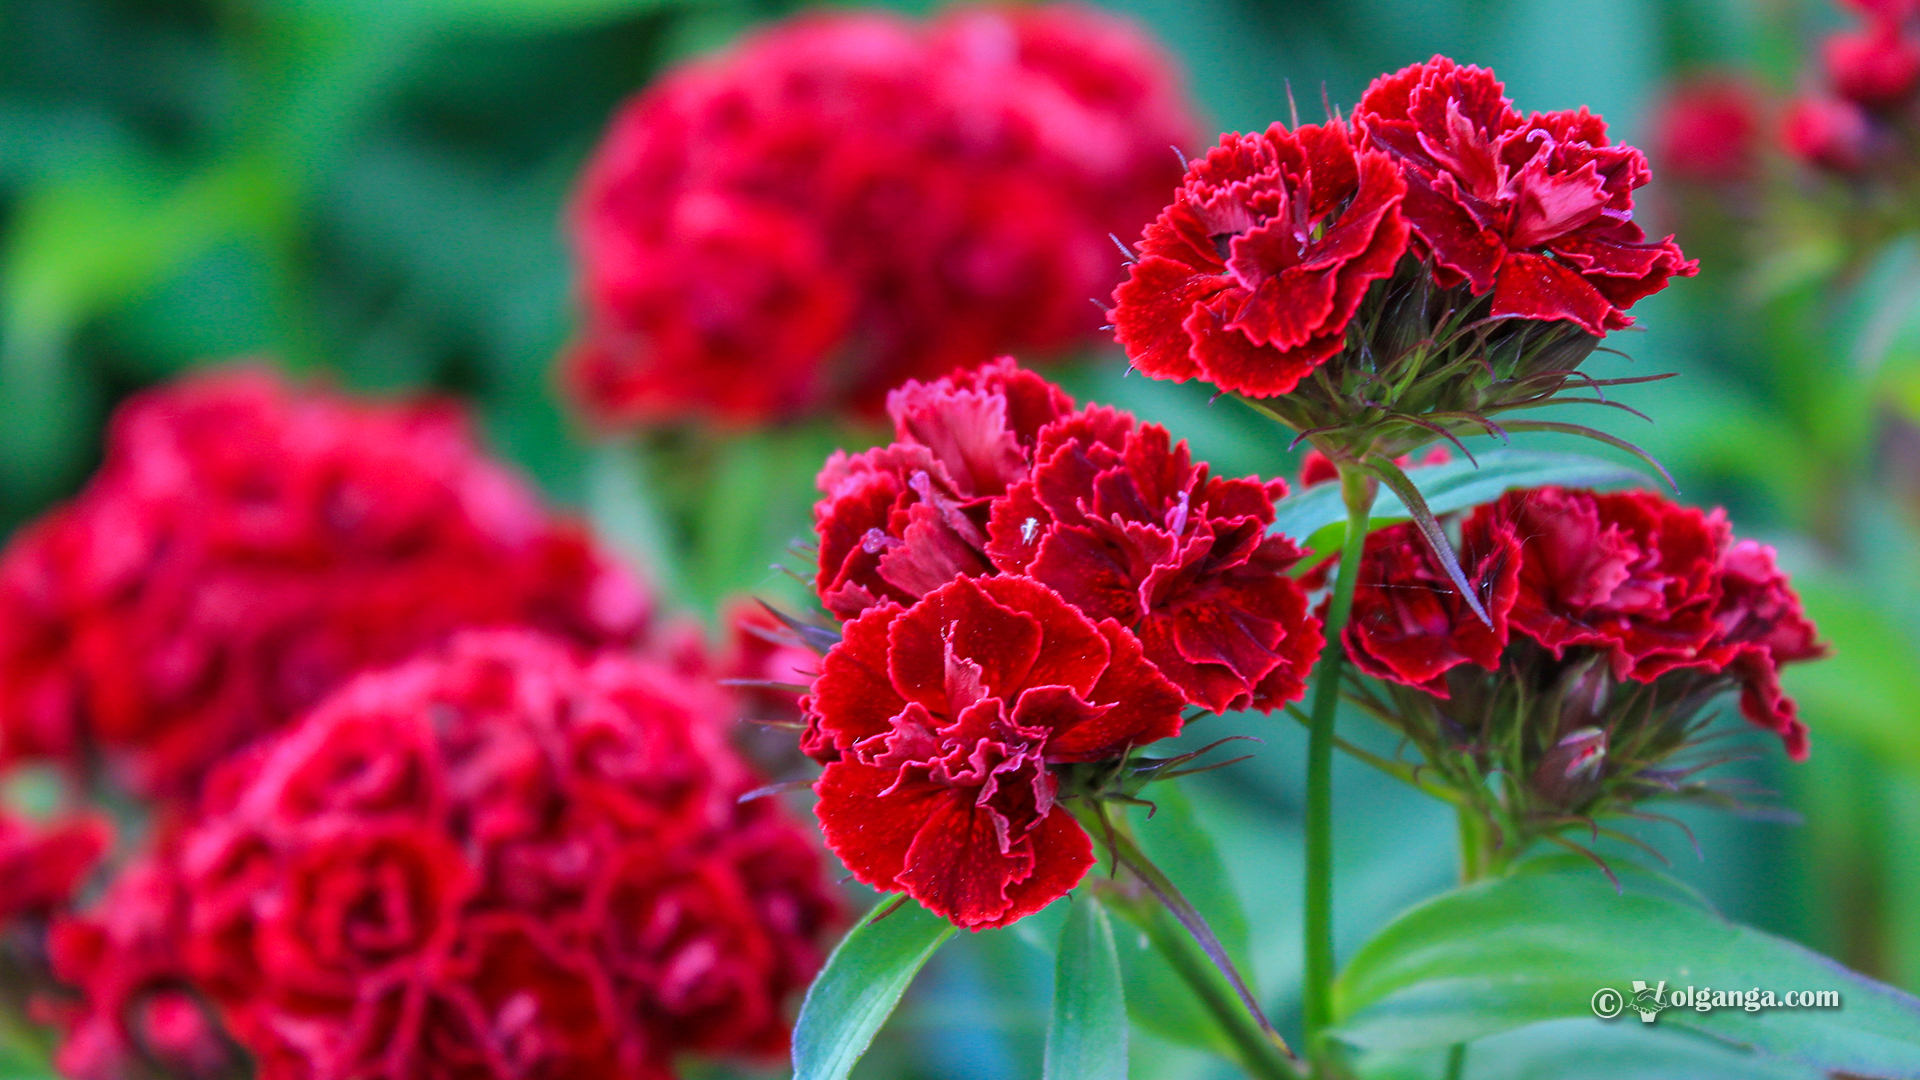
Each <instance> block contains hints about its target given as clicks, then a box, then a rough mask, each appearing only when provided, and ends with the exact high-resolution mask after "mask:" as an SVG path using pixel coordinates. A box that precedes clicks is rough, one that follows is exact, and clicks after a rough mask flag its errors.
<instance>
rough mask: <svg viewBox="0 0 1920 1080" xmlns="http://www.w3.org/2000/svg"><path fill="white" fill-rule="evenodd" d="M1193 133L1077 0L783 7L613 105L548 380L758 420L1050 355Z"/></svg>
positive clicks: (1142, 42) (681, 409)
mask: <svg viewBox="0 0 1920 1080" xmlns="http://www.w3.org/2000/svg"><path fill="white" fill-rule="evenodd" d="M1194 134H1195V131H1194V124H1193V121H1192V119H1191V116H1190V111H1189V108H1188V106H1187V103H1186V101H1185V98H1184V95H1183V94H1182V92H1181V90H1180V88H1179V78H1178V76H1177V74H1176V72H1175V70H1174V68H1173V64H1172V62H1171V60H1170V59H1169V58H1168V57H1167V56H1166V54H1165V53H1164V52H1163V51H1162V50H1160V49H1159V48H1158V47H1157V46H1156V45H1155V44H1154V43H1153V42H1151V41H1150V40H1149V39H1148V38H1147V37H1146V36H1145V35H1144V34H1143V33H1142V32H1141V31H1140V30H1138V29H1137V28H1136V27H1134V26H1133V25H1132V24H1131V23H1128V22H1125V21H1123V20H1121V19H1119V18H1118V17H1116V16H1112V15H1108V14H1104V13H1100V12H1097V11H1095V10H1093V9H1091V8H1083V7H1078V6H1074V5H1049V6H1041V7H999V6H992V7H982V6H973V7H959V8H955V9H951V10H949V11H947V12H946V13H945V14H943V15H942V16H940V17H939V18H938V19H936V20H935V21H933V22H932V23H930V24H926V25H917V24H914V23H911V22H908V21H906V20H903V19H900V18H897V17H894V16H890V15H882V14H876V13H835V14H813V15H807V16H802V17H800V18H796V19H792V20H789V21H787V22H785V23H782V24H780V25H778V26H776V27H774V28H772V29H770V30H767V31H764V32H762V33H759V34H757V35H755V36H752V37H750V38H748V39H747V40H746V41H745V42H743V43H742V44H740V45H738V46H736V47H734V48H732V49H731V50H729V51H727V52H725V53H723V54H720V55H718V56H716V57H713V58H710V59H708V60H704V61H700V62H697V63H694V64H691V65H687V66H685V67H682V68H680V69H678V70H676V71H674V72H672V73H670V74H668V75H667V76H666V77H665V78H664V79H662V80H661V81H659V82H658V83H656V84H655V85H654V86H653V87H651V88H649V89H648V90H646V91H645V92H643V93H642V94H641V95H639V96H638V97H636V98H635V99H634V100H633V101H632V102H631V103H629V104H628V105H627V106H626V107H625V108H624V109H623V110H622V112H621V113H620V115H619V116H618V117H617V118H616V119H615V120H614V122H613V124H612V126H611V127H610V129H609V131H608V133H607V136H606V138H605V139H604V141H603V142H602V144H601V146H600V148H599V150H598V151H597V153H596V154H595V156H594V159H593V161H592V162H591V163H590V164H589V166H588V168H587V170H586V173H585V175H584V177H583V178H582V180H581V183H580V188H579V192H578V194H577V196H576V199H575V203H574V208H573V233H574V243H575V247H576V249H577V252H578V258H579V263H580V292H581V299H582V303H583V306H584V308H585V325H584V329H583V332H582V334H581V336H580V338H579V340H578V342H577V343H576V345H575V347H574V349H573V351H572V354H571V355H570V356H569V358H568V359H567V361H566V371H567V380H568V383H569V385H570V387H571V389H572V391H573V395H574V397H575V398H576V399H577V400H578V402H579V403H580V404H581V406H582V407H583V408H584V409H585V410H586V411H587V412H588V413H589V414H590V415H591V416H592V417H593V418H595V419H596V420H599V421H602V422H609V423H622V422H631V421H645V420H659V419H672V418H678V417H682V416H685V415H689V414H705V415H707V416H710V417H714V418H719V419H722V420H729V421H735V422H759V421H765V420H770V419H778V418H782V417H789V416H793V415H796V414H800V413H804V412H808V411H814V410H819V409H826V408H836V407H842V406H845V405H848V404H852V405H854V406H856V407H859V408H871V407H872V406H874V405H876V404H877V403H878V402H879V399H880V397H881V395H882V394H884V393H885V392H886V390H887V389H888V388H889V387H892V386H895V385H897V384H899V383H900V382H901V381H902V380H904V379H907V378H915V377H918V378H925V377H928V376H931V375H937V374H938V373H940V372H941V371H943V370H946V369H947V368H950V367H953V366H957V365H972V364H978V363H980V362H982V361H984V360H987V359H989V358H991V357H993V356H995V355H998V354H999V353H1002V352H1006V351H1009V350H1012V349H1022V350H1037V351H1047V350H1052V349H1058V348H1061V347H1063V346H1065V345H1067V344H1069V343H1071V342H1072V341H1073V340H1075V339H1076V338H1081V337H1086V336H1089V335H1090V334H1091V333H1092V332H1093V331H1094V329H1095V326H1096V325H1097V323H1098V322H1099V320H1098V319H1097V318H1095V317H1094V315H1095V313H1094V312H1093V311H1092V310H1091V309H1089V308H1088V306H1087V297H1089V296H1093V295H1097V294H1099V293H1102V292H1104V291H1106V290H1107V289H1108V288H1110V286H1111V283H1112V281H1113V280H1114V279H1116V278H1117V277H1118V276H1119V269H1118V261H1119V260H1118V259H1117V257H1116V253H1115V252H1114V251H1113V248H1112V245H1111V243H1110V241H1109V240H1108V234H1109V233H1116V232H1117V233H1122V234H1126V235H1132V234H1133V233H1134V232H1135V231H1136V230H1137V229H1138V228H1139V225H1140V222H1142V221H1144V220H1146V219H1147V218H1148V217H1149V216H1151V215H1152V213H1153V211H1154V210H1155V209H1156V208H1157V207H1159V206H1160V205H1161V203H1162V202H1164V200H1165V192H1166V190H1167V189H1168V188H1169V187H1171V186H1173V184H1174V183H1175V182H1176V181H1177V180H1178V177H1179V165H1178V163H1177V160H1176V157H1175V155H1174V153H1173V152H1172V151H1171V150H1170V149H1169V147H1170V146H1176V145H1182V144H1189V143H1190V142H1191V140H1192V138H1193V137H1194Z"/></svg>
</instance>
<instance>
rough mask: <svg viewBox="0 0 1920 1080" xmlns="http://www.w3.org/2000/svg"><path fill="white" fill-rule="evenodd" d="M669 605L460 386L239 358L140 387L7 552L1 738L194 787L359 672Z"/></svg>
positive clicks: (615, 633) (572, 632)
mask: <svg viewBox="0 0 1920 1080" xmlns="http://www.w3.org/2000/svg"><path fill="white" fill-rule="evenodd" d="M650 606H651V605H650V601H649V599H648V597H647V596H646V594H645V593H644V592H642V591H641V589H640V588H639V587H638V585H637V584H636V583H635V582H634V581H633V580H632V579H631V578H630V577H629V576H628V575H627V574H626V573H625V571H623V570H622V569H621V568H620V566H619V565H618V564H617V563H616V562H614V561H613V560H612V559H610V558H608V557H607V556H606V555H605V554H603V553H602V552H601V551H599V550H598V549H597V548H596V547H595V545H594V544H593V543H592V542H591V541H590V539H589V538H588V536H587V535H586V533H585V531H584V530H583V529H582V528H580V526H579V525H577V524H575V523H571V522H568V521H565V520H558V519H555V518H553V517H551V516H549V515H548V513H547V512H546V511H545V509H544V508H543V507H541V506H540V504H539V502H538V501H537V500H536V498H535V497H534V495H533V493H532V491H531V490H530V489H529V488H528V487H527V486H526V485H525V484H524V482H522V481H521V480H520V479H519V478H518V477H516V476H515V475H513V474H512V473H511V472H510V471H509V470H507V469H506V468H505V467H504V466H502V465H501V464H499V463H498V462H496V461H494V460H492V459H490V458H489V457H488V456H487V455H486V454H485V453H484V452H483V451H482V449H481V448H480V446H479V445H478V443H477V441H476V440H475V438H474V436H473V434H472V432H471V431H470V429H469V428H468V425H467V422H466V417H465V416H464V414H463V413H462V412H461V411H460V410H459V409H458V408H456V407H455V406H453V405H452V404H450V403H447V402H439V401H415V402H407V403H395V404H385V403H369V402H359V401H354V400H351V399H348V398H346V397H343V396H340V395H337V394H334V393H331V392H327V391H324V390H321V389H317V388H311V387H300V386H295V385H292V384H289V383H287V382H285V381H284V380H282V379H280V378H279V377H277V376H275V375H273V374H271V373H269V372H267V371H265V370H252V369H239V370H228V371H218V372H212V373H207V374H200V375H194V376H191V377H188V378H186V379H183V380H181V381H179V382H177V383H174V384H172V385H169V386H165V387H162V388H159V389H157V390H153V391H149V392H147V393H143V394H140V395H137V396H136V397H134V398H133V399H131V400H130V401H129V402H128V403H127V404H125V405H123V406H122V407H121V408H120V409H119V410H118V411H117V412H116V413H115V415H114V418H113V421H112V424H111V427H110V429H109V433H108V438H107V448H106V459H105V461H104V462H103V464H102V465H101V468H100V470H99V472H98V474H97V475H96V476H95V477H94V478H93V479H92V481H91V482H90V483H89V484H88V486H87V488H86V489H85V490H84V491H83V492H82V493H81V494H80V495H79V496H78V497H77V498H76V499H75V500H73V501H72V502H70V503H68V504H67V505H65V506H62V507H59V508H56V509H55V510H54V511H52V512H51V513H50V514H49V515H47V516H46V517H45V518H43V519H41V520H40V521H38V522H36V523H34V524H32V525H30V526H28V527H27V528H26V529H24V530H22V532H21V533H20V534H19V535H18V536H16V537H15V538H14V539H13V540H12V542H11V543H10V544H8V546H7V548H6V551H5V552H4V554H0V733H3V734H0V755H4V757H6V758H8V759H14V760H18V759H22V758H41V759H48V758H51V759H55V760H62V761H66V762H68V763H71V764H75V765H78V764H80V763H81V761H82V759H83V758H84V757H85V756H86V755H87V754H88V753H89V752H91V751H98V752H99V753H100V754H101V755H102V756H103V757H104V758H105V759H106V761H107V763H108V765H109V767H110V768H112V769H114V770H116V771H118V772H120V773H122V774H123V777H124V778H125V779H127V780H130V781H131V782H132V783H133V784H134V785H135V786H136V787H138V788H140V789H142V790H143V791H145V792H147V793H152V794H156V795H160V796H164V797H169V798H173V797H185V796H187V795H190V794H191V793H192V792H193V790H194V789H195V787H196V785H197V784H198V783H199V781H200V779H201V778H202V777H203V776H204V775H205V773H206V771H207V770H208V768H209V767H210V766H211V765H212V764H213V763H214V762H215V761H217V760H218V759H219V758H220V757H221V756H222V755H224V754H226V753H228V752H229V751H232V750H234V749H235V748H237V747H239V746H241V745H243V744H244V743H246V742H247V741H249V740H251V739H253V738H255V737H258V736H260V735H263V734H265V733H267V732H270V731H272V730H274V729H275V728H277V727H279V726H280V725H282V724H284V723H286V722H287V721H288V720H290V719H291V718H292V717H294V716H295V715H297V714H298V713H299V712H301V711H302V710H304V709H305V708H307V707H309V706H311V705H312V704H314V703H315V702H317V701H318V700H320V699H321V698H322V697H324V696H325V695H326V694H327V693H328V692H329V691H331V690H333V689H334V688H335V687H336V686H338V685H339V684H340V683H342V682H344V681H345V680H346V679H348V678H349V677H351V676H352V675H354V674H355V673H357V672H359V671H361V670H363V669H365V668H368V667H373V666H379V665H383V664H387V663H392V662H395V661H397V660H400V659H403V658H405V657H406V656H408V655H409V654H411V653H413V652H414V651H415V650H417V649H420V648H423V647H428V646H432V645H435V644H437V643H439V642H441V641H443V640H445V639H446V637H447V636H448V635H450V634H452V633H453V632H454V631H456V630H459V629H461V628H464V627H469V626H489V625H495V626H497V625H531V626H535V627H539V628H541V629H544V630H548V631H551V632H553V633H556V634H559V635H562V636H564V637H566V638H568V639H570V640H573V641H575V642H578V643H581V644H584V645H598V644H614V643H620V644H632V643H637V642H638V641H639V640H641V638H642V637H643V636H644V634H645V631H646V628H647V625H648V622H649V617H650Z"/></svg>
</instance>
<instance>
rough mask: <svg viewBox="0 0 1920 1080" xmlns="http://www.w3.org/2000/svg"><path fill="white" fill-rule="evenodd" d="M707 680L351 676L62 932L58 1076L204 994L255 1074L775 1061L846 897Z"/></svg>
mask: <svg viewBox="0 0 1920 1080" xmlns="http://www.w3.org/2000/svg"><path fill="white" fill-rule="evenodd" d="M724 715H729V714H727V713H725V712H724V705H723V704H722V703H721V702H720V700H719V699H718V698H717V697H715V696H714V695H713V693H712V691H710V690H708V689H707V688H704V687H702V686H700V685H698V684H695V683H691V682H688V681H686V680H683V679H681V678H679V677H678V676H675V675H673V674H672V673H670V672H668V671H666V670H664V669H661V668H658V667H655V666H653V665H651V664H648V663H646V662H643V661H639V660H635V659H632V658H630V657H628V656H625V655H621V654H618V653H613V652H608V653H605V654H602V655H599V656H597V657H585V656H581V655H577V654H576V653H574V652H573V651H572V650H570V649H569V648H568V647H566V646H565V645H564V644H562V643H561V642H559V641H556V640H554V639H550V638H545V637H542V636H540V635H537V634H532V633H527V632H521V631H515V632H507V631H494V632H478V633H469V634H464V635H461V636H459V637H457V638H455V639H454V640H453V642H452V643H451V644H449V645H448V646H447V647H446V648H445V649H444V650H442V651H439V652H434V653H430V654H427V655H424V656H422V657H419V658H417V659H415V660H413V661H411V662H409V663H407V664H404V665H402V666H400V667H396V668H392V669H389V670H385V671H380V672H375V673H371V674H368V675H366V676H363V677H362V678H360V679H357V680H355V681H354V682H352V683H350V684H349V685H348V686H346V687H345V688H343V689H342V690H340V691H339V692H338V693H336V694H335V695H334V696H332V697H330V698H329V699H328V700H327V701H326V702H324V703H323V704H322V705H320V706H319V707H318V708H316V709H315V710H314V711H312V712H311V713H309V714H308V715H307V716H306V717H305V718H304V719H303V720H301V722H300V723H298V724H297V725H295V726H293V727H290V728H288V729H286V730H285V731H283V732H282V733H280V734H279V735H278V736H276V737H274V738H273V739H271V740H268V741H266V742H264V743H261V744H258V745H256V746H255V747H254V748H253V749H251V750H249V751H248V752H247V753H246V754H243V755H241V756H239V757H237V758H235V759H233V760H232V761H231V762H229V763H228V764H227V765H225V766H223V767H222V770H221V771H220V773H219V774H217V775H216V777H215V778H214V780H213V781H212V782H211V783H210V785H209V794H208V797H207V813H206V815H205V816H204V818H203V819H202V820H200V821H199V822H197V823H196V824H195V825H194V826H193V827H192V828H191V829H190V830H188V831H186V832H185V833H184V834H182V835H180V836H179V837H178V838H177V843H175V842H170V843H169V844H167V845H165V846H164V847H163V848H162V849H161V850H160V852H159V853H158V854H156V855H155V856H154V857H152V858H151V859H150V860H149V862H148V864H147V865H148V867H149V869H147V870H143V871H142V872H141V873H140V875H139V876H130V877H128V878H124V879H123V880H122V881H121V882H120V883H119V884H117V885H116V886H115V888H114V889H113V890H112V891H110V892H109V894H108V896H107V897H106V898H105V899H104V900H103V902H102V903H101V904H100V905H99V906H98V907H97V908H96V909H95V910H93V911H90V912H88V913H87V914H86V915H85V916H83V917H81V918H78V919H75V920H71V921H69V922H68V923H67V924H65V925H63V926H62V927H61V928H60V929H59V930H58V931H56V935H55V959H56V966H57V970H58V972H59V974H60V975H61V976H62V977H63V978H64V979H66V980H68V981H69V982H71V983H72V984H73V985H75V986H76V988H78V989H79V990H80V991H82V993H83V995H84V997H83V1005H82V1006H81V1007H80V1008H79V1009H78V1010H76V1011H74V1012H73V1013H72V1015H71V1016H70V1017H69V1021H68V1023H69V1032H68V1038H67V1043H66V1046H65V1047H64V1048H63V1050H62V1061H63V1063H64V1062H67V1061H68V1060H69V1059H71V1060H72V1061H73V1062H75V1063H76V1069H77V1070H78V1071H79V1073H80V1075H86V1076H89V1077H90V1076H93V1075H111V1071H110V1066H111V1063H112V1062H113V1061H115V1060H119V1058H120V1056H121V1055H124V1053H125V1052H126V1049H125V1048H126V1045H127V1041H128V1039H129V1038H130V1036H129V1035H128V1033H127V1032H126V1031H125V1029H124V1028H123V1027H121V1026H118V1025H119V1024H120V1021H119V1019H118V1018H119V1017H121V1016H123V1015H126V1013H125V1010H126V1008H127V1007H128V1005H129V1003H133V1002H144V1001H145V1000H147V997H148V995H149V994H150V993H151V992H152V991H153V990H155V989H156V988H158V989H168V988H172V989H178V990H187V991H192V992H193V993H196V994H199V995H202V996H204V997H205V998H206V999H207V1000H210V1001H211V1002H212V1003H213V1004H214V1005H215V1006H216V1007H217V1009H218V1018H219V1021H220V1023H221V1024H222V1025H224V1027H225V1029H226V1031H227V1032H228V1033H229V1034H230V1035H231V1037H232V1038H233V1039H234V1040H236V1041H237V1042H238V1043H239V1044H240V1045H241V1046H242V1047H244V1048H245V1049H246V1050H247V1051H248V1053H249V1054H250V1055H251V1056H252V1058H253V1059H254V1061H255V1062H256V1063H257V1066H258V1075H260V1076H262V1077H263V1078H266V1080H283V1078H285V1080H328V1078H338V1080H346V1078H349V1077H352V1078H359V1077H392V1078H395V1080H397V1078H399V1077H411V1076H422V1075H433V1076H440V1075H445V1076H455V1075H458V1076H463V1077H476V1078H497V1080H508V1078H511V1077H526V1076H588V1075H594V1076H611V1077H636V1078H640V1077H645V1078H655V1077H661V1078H665V1077H670V1076H671V1075H672V1071H671V1059H672V1057H673V1055H675V1054H676V1053H679V1052H683V1051H699V1052H708V1053H754V1054H759V1053H768V1052H777V1051H778V1050H779V1049H781V1048H782V1047H783V1046H784V1044H785V1040H786V1025H785V1021H784V1019H783V1012H782V1003H783V1001H784V999H785V997H786V996H787V995H788V993H789V992H791V991H792V990H794V989H797V988H798V987H799V986H800V985H802V984H804V983H805V981H806V980H807V979H808V978H809V977H810V976H811V974H812V971H813V969H814V967H815V966H817V964H818V962H819V956H818V953H817V951H816V950H817V941H818V936H819V933H820V931H821V930H822V929H823V928H824V927H825V925H826V924H828V923H830V922H832V921H833V920H834V919H835V917H836V914H837V905H836V904H835V903H834V901H833V900H832V898H831V896H830V895H829V894H828V893H827V892H826V890H825V886H824V882H823V881H822V880H821V877H820V867H819V864H818V860H817V858H816V857H815V855H814V854H813V851H812V849H811V848H810V846H809V845H808V843H807V841H806V839H805V837H804V835H803V834H802V833H801V832H800V831H799V830H798V829H797V827H796V826H795V825H794V824H793V823H792V822H791V821H789V820H787V819H785V818H784V817H783V816H782V815H781V813H780V811H779V809H778V807H777V806H776V805H775V804H774V803H772V802H770V801H767V800H760V801H755V802H749V803H745V804H742V803H740V802H739V801H738V798H739V796H740V795H741V794H742V793H743V792H745V791H747V790H749V789H750V788H752V787H753V786H754V785H755V783H756V778H755V777H754V775H753V773H752V771H751V770H750V769H748V768H747V767H746V765H745V764H744V762H742V761H741V760H740V759H739V758H737V757H736V756H735V755H734V754H733V752H732V751H731V750H730V749H729V748H728V747H727V745H726V743H725V741H724V738H723V736H722V733H721V728H720V726H719V721H720V719H721V718H722V716H724Z"/></svg>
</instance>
